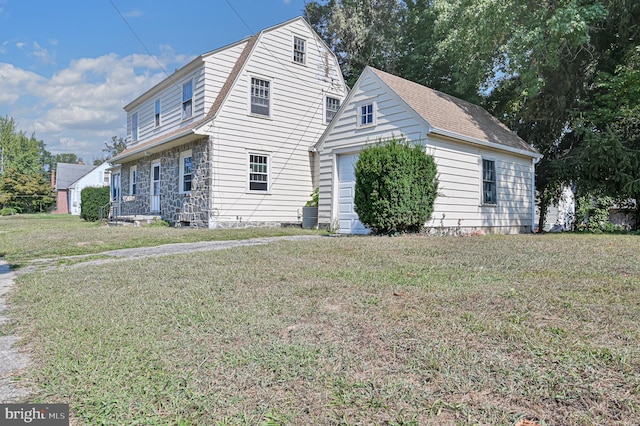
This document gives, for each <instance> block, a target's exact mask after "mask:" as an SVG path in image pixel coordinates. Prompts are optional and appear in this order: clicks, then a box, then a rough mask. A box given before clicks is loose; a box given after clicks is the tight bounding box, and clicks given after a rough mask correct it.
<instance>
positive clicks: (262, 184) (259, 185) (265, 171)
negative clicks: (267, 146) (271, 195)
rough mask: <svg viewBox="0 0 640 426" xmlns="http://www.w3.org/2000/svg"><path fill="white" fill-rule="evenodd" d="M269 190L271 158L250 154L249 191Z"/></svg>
mask: <svg viewBox="0 0 640 426" xmlns="http://www.w3.org/2000/svg"><path fill="white" fill-rule="evenodd" d="M268 190H269V156H267V155H261V154H249V191H268Z"/></svg>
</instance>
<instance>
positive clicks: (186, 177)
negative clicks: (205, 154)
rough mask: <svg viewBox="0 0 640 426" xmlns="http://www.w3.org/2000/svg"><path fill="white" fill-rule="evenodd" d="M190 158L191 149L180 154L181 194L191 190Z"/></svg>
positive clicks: (191, 172) (191, 166)
mask: <svg viewBox="0 0 640 426" xmlns="http://www.w3.org/2000/svg"><path fill="white" fill-rule="evenodd" d="M191 160H192V157H191V150H188V151H184V152H182V153H181V154H180V192H181V193H183V194H184V193H186V192H190V191H191V182H192V181H193V163H192V161H191Z"/></svg>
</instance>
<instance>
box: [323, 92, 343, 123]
mask: <svg viewBox="0 0 640 426" xmlns="http://www.w3.org/2000/svg"><path fill="white" fill-rule="evenodd" d="M339 108H340V99H337V98H331V97H329V96H327V97H326V101H325V122H326V123H327V124H329V123H331V121H332V120H333V117H335V116H336V113H337V112H338V109H339Z"/></svg>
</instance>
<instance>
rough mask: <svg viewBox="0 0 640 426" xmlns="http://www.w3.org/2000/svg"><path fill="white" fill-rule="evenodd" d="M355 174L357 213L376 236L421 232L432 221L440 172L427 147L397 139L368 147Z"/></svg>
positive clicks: (357, 165)
mask: <svg viewBox="0 0 640 426" xmlns="http://www.w3.org/2000/svg"><path fill="white" fill-rule="evenodd" d="M355 174H356V188H355V197H354V202H355V210H356V212H357V213H358V216H359V219H360V221H361V222H362V223H363V224H364V225H365V226H367V227H368V228H369V229H371V231H372V232H373V233H375V234H394V233H398V232H419V231H420V229H421V228H422V227H423V226H424V224H425V223H426V222H427V221H428V220H429V219H430V218H431V214H432V213H433V204H434V202H435V199H436V196H437V192H438V180H437V177H436V174H437V170H436V163H435V161H434V159H433V157H432V156H430V155H427V154H426V152H425V151H424V147H423V146H421V145H412V144H410V143H408V142H406V141H403V140H398V139H395V138H393V139H391V140H389V141H387V142H380V143H378V144H377V145H374V146H371V147H367V148H365V149H364V150H363V151H362V152H361V153H360V158H359V160H358V162H357V163H356V170H355Z"/></svg>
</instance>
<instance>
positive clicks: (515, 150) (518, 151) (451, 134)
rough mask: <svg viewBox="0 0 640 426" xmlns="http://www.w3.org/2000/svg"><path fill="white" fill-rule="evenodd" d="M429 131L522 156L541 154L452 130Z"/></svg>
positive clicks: (434, 129)
mask: <svg viewBox="0 0 640 426" xmlns="http://www.w3.org/2000/svg"><path fill="white" fill-rule="evenodd" d="M430 133H434V134H436V135H440V136H444V137H447V138H452V139H457V140H461V141H464V142H468V143H471V144H474V145H481V146H484V147H487V148H492V149H496V150H500V151H507V152H510V153H512V154H517V155H521V156H524V157H529V158H535V159H540V158H542V154H540V153H538V152H534V151H528V150H524V149H519V148H514V147H511V146H508V145H503V144H500V143H495V142H489V141H485V140H482V139H477V138H473V137H471V136H466V135H461V134H459V133H454V132H450V131H447V130H443V129H438V128H435V127H432V128H431V131H430Z"/></svg>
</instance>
